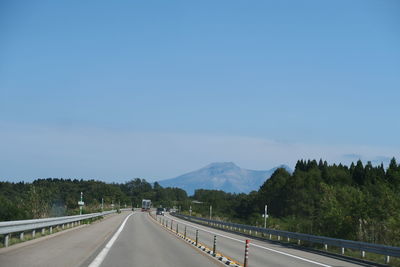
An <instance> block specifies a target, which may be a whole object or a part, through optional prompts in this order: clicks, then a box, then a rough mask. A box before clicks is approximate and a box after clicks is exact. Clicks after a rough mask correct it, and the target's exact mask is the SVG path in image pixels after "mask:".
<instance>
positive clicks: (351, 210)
mask: <svg viewBox="0 0 400 267" xmlns="http://www.w3.org/2000/svg"><path fill="white" fill-rule="evenodd" d="M80 192H83V193H84V201H85V207H84V212H86V213H88V212H95V211H100V210H101V201H102V199H103V200H104V209H110V208H111V205H112V204H113V205H114V207H116V208H119V207H125V205H127V206H133V207H138V206H140V204H141V200H142V199H143V198H146V199H151V200H152V201H153V203H154V206H157V207H158V206H162V207H173V206H175V207H177V208H179V209H180V210H181V212H183V213H187V214H188V213H189V209H190V208H191V210H192V215H195V216H203V217H208V216H209V215H210V214H209V212H210V206H212V217H213V218H214V219H221V220H228V221H234V222H239V223H246V224H251V225H258V226H262V225H263V223H264V218H263V217H262V214H263V213H264V206H265V205H268V214H269V217H268V219H267V227H269V228H274V229H280V230H288V231H293V232H301V233H309V234H314V235H323V236H329V237H335V238H343V239H349V240H358V241H365V242H371V243H380V244H386V245H394V246H400V165H399V164H397V162H396V160H395V159H394V158H393V159H392V160H391V162H390V164H389V166H388V167H387V168H385V167H384V166H383V164H381V165H378V166H373V165H372V164H371V162H368V163H367V164H365V165H364V164H363V163H362V162H361V161H358V162H356V163H352V164H351V165H350V166H345V165H342V164H338V165H337V164H333V165H328V163H327V162H326V161H322V160H320V161H316V160H306V161H305V160H299V161H298V162H297V164H296V166H295V168H294V171H293V173H289V172H288V171H286V170H285V169H277V170H276V171H275V172H274V173H273V175H272V176H271V177H270V178H269V179H267V180H266V181H265V183H264V184H263V185H262V186H261V187H260V188H259V190H258V191H253V192H251V193H249V194H231V193H226V192H224V191H220V190H204V189H198V190H196V191H195V194H194V195H193V196H187V194H186V192H185V191H184V190H182V189H179V188H163V187H161V186H160V185H159V184H158V183H157V182H155V183H153V184H151V183H149V182H147V181H146V180H144V179H140V178H136V179H132V180H130V181H128V182H126V183H123V184H117V183H111V184H109V183H104V182H100V181H95V180H76V179H75V180H71V179H54V178H48V179H38V180H35V181H34V182H32V183H23V182H20V183H10V182H0V221H5V220H18V219H30V218H43V217H48V216H62V215H72V214H78V213H79V207H78V204H77V203H78V200H79V197H80Z"/></svg>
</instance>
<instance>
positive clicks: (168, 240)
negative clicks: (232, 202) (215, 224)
mask: <svg viewBox="0 0 400 267" xmlns="http://www.w3.org/2000/svg"><path fill="white" fill-rule="evenodd" d="M130 214H132V212H123V213H122V214H119V215H112V216H109V217H108V218H106V219H104V220H102V221H99V222H97V223H94V224H92V225H89V226H83V227H79V228H76V229H72V230H68V232H64V233H63V232H61V233H58V234H55V235H50V236H48V237H45V238H42V239H38V240H33V241H28V242H24V243H21V244H19V245H15V246H11V247H9V248H3V249H0V266H7V267H13V266H56V267H57V266H88V265H89V264H90V263H92V262H94V260H95V259H98V258H99V255H102V254H103V257H102V261H100V262H101V263H100V264H99V265H97V266H101V267H106V266H117V267H118V266H141V267H146V266H167V267H168V266H171V267H172V266H173V267H186V266H222V264H221V263H220V262H218V261H216V260H215V259H213V258H211V257H210V256H208V255H206V254H205V253H203V252H201V251H200V250H199V249H197V248H195V247H194V246H192V245H190V244H189V243H187V242H184V241H183V240H182V238H180V237H178V236H177V235H175V234H173V233H171V232H169V231H167V230H165V229H164V228H163V227H162V226H161V225H159V224H158V223H156V222H155V221H154V220H153V219H151V218H150V216H149V215H148V214H147V213H142V212H136V213H133V214H132V215H130ZM129 215H130V216H129ZM160 217H162V218H163V219H164V220H174V224H173V229H176V222H178V223H179V230H180V232H181V233H183V231H184V228H185V226H186V230H187V236H188V237H190V238H192V239H195V232H196V229H198V230H199V242H200V243H202V244H204V245H206V246H207V247H209V248H212V243H213V237H214V235H217V252H219V253H222V254H223V255H224V256H227V257H229V258H231V259H233V260H234V261H236V262H238V263H243V255H244V240H245V239H246V238H245V237H243V236H241V235H237V234H233V233H227V232H225V231H221V230H216V229H213V228H209V227H205V226H201V225H198V224H194V223H190V222H187V221H183V220H180V219H177V218H175V217H172V216H170V215H166V216H160ZM125 221H126V222H125ZM123 222H125V224H124V223H123ZM121 225H124V227H123V228H122V227H121ZM169 225H170V222H169ZM116 233H117V234H116ZM118 233H119V234H118ZM110 243H112V245H110ZM105 250H106V253H103V252H104V251H105ZM249 266H250V267H255V266H299V267H304V266H325V267H328V266H335V267H337V266H349V267H351V266H363V265H360V264H359V263H355V262H349V261H345V260H343V259H337V258H334V257H330V256H326V255H320V254H316V253H311V252H309V251H304V250H300V249H297V248H294V247H288V246H285V245H280V244H276V243H270V242H264V241H257V240H251V245H250V251H249ZM364 266H367V265H364Z"/></svg>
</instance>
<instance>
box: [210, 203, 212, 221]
mask: <svg viewBox="0 0 400 267" xmlns="http://www.w3.org/2000/svg"><path fill="white" fill-rule="evenodd" d="M211 218H212V206H211V205H210V220H211Z"/></svg>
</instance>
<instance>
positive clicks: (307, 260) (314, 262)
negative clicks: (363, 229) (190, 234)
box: [166, 216, 332, 267]
mask: <svg viewBox="0 0 400 267" xmlns="http://www.w3.org/2000/svg"><path fill="white" fill-rule="evenodd" d="M166 217H167V218H169V219H171V220H172V219H174V220H176V218H175V217H170V216H166ZM179 220H180V221H181V222H182V223H183V224H186V225H188V226H192V227H193V228H197V229H200V230H202V231H204V232H208V233H210V234H214V235H218V236H221V237H225V238H227V239H231V240H233V241H237V242H240V243H245V241H243V240H240V239H236V238H233V237H230V236H226V235H223V234H220V233H216V232H213V231H209V230H206V229H205V228H202V227H198V226H197V225H194V224H189V223H186V222H183V221H182V220H181V219H179ZM250 246H254V247H258V248H262V249H265V250H269V251H272V252H275V253H279V254H282V255H285V256H288V257H292V258H295V259H298V260H302V261H306V262H309V263H313V264H316V265H320V266H324V267H332V266H330V265H326V264H323V263H320V262H316V261H313V260H309V259H305V258H302V257H299V256H296V255H292V254H289V253H286V252H282V251H279V250H275V249H272V248H267V247H263V246H260V245H257V244H253V243H250Z"/></svg>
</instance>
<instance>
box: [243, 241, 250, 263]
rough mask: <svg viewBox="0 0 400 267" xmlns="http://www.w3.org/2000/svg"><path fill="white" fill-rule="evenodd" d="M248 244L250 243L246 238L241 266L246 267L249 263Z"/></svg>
mask: <svg viewBox="0 0 400 267" xmlns="http://www.w3.org/2000/svg"><path fill="white" fill-rule="evenodd" d="M249 245H250V240H248V239H246V246H245V249H244V264H243V267H248V266H249V265H248V264H249Z"/></svg>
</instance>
